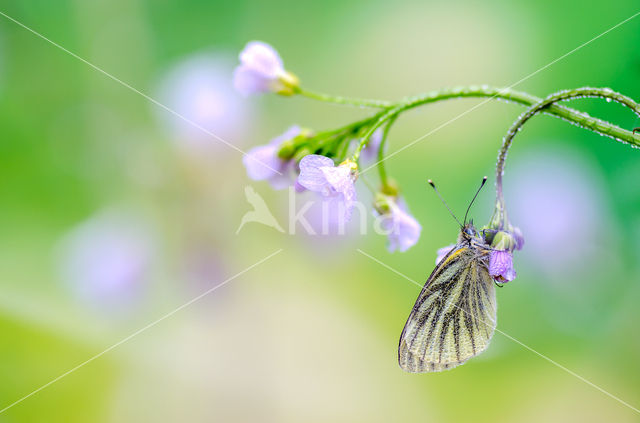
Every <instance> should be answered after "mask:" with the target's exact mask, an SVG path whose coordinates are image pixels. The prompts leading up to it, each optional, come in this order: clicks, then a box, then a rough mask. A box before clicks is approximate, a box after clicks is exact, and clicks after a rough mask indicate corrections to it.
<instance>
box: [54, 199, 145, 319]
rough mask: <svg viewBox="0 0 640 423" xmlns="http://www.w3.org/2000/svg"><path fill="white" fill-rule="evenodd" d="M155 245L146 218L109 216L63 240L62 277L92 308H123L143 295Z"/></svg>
mask: <svg viewBox="0 0 640 423" xmlns="http://www.w3.org/2000/svg"><path fill="white" fill-rule="evenodd" d="M153 245H154V241H153V239H152V237H151V232H150V229H149V227H148V226H147V225H146V224H145V222H144V220H143V219H142V217H138V216H136V215H133V214H130V213H127V212H120V211H113V210H111V211H107V212H103V213H101V214H99V215H97V216H95V217H92V218H90V219H89V220H88V221H86V222H83V223H81V224H79V225H78V226H77V227H75V228H73V229H72V230H71V231H70V232H69V233H68V234H67V235H66V236H65V237H64V239H63V240H62V241H61V243H60V254H59V264H60V271H61V276H62V278H63V279H64V280H65V282H66V283H67V284H69V286H70V288H71V289H72V291H73V293H74V294H76V295H77V296H78V297H79V299H81V300H82V301H83V302H85V303H87V305H88V306H89V307H91V308H93V307H96V306H99V307H100V308H110V309H112V308H122V307H124V306H127V305H130V303H131V302H132V301H133V300H134V299H136V297H138V295H139V294H140V291H141V288H142V287H143V285H144V282H145V277H146V274H147V272H148V271H149V267H150V261H151V258H152V254H153V247H152V246H153Z"/></svg>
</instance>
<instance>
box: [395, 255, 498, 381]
mask: <svg viewBox="0 0 640 423" xmlns="http://www.w3.org/2000/svg"><path fill="white" fill-rule="evenodd" d="M487 257H488V251H485V250H481V249H478V248H477V247H474V246H470V245H466V246H463V245H458V246H456V248H454V249H453V250H452V251H451V252H450V253H449V254H448V255H447V256H446V257H445V258H444V259H442V260H441V261H440V263H438V265H437V266H436V268H435V269H434V271H433V272H432V273H431V276H429V279H427V282H426V283H425V285H424V288H422V291H421V292H420V295H419V296H418V299H417V300H416V303H415V305H414V306H413V310H412V311H411V314H410V315H409V318H408V320H407V323H406V324H405V326H404V329H403V331H402V335H401V336H400V345H399V346H398V362H399V363H400V367H401V368H402V369H403V370H405V371H407V372H411V373H423V372H438V371H442V370H445V369H450V368H453V367H456V366H458V365H460V364H462V363H464V362H465V361H467V360H468V359H469V358H471V357H473V356H475V355H478V354H480V353H481V352H482V351H484V350H485V349H486V348H487V346H488V345H489V341H490V340H491V337H492V336H493V332H494V330H495V327H496V294H495V288H494V285H493V280H492V279H491V277H490V276H489V271H488V268H487V264H486V263H487V262H486V261H487Z"/></svg>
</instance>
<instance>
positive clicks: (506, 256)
mask: <svg viewBox="0 0 640 423" xmlns="http://www.w3.org/2000/svg"><path fill="white" fill-rule="evenodd" d="M489 273H490V274H491V277H492V278H494V279H495V280H497V281H500V282H511V281H512V280H514V279H515V278H516V271H515V269H514V268H513V256H512V255H511V253H510V252H509V251H504V250H494V251H491V255H490V256H489Z"/></svg>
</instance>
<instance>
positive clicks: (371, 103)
mask: <svg viewBox="0 0 640 423" xmlns="http://www.w3.org/2000/svg"><path fill="white" fill-rule="evenodd" d="M295 92H296V94H300V95H302V96H305V97H307V98H311V99H314V100H319V101H324V102H327V103H335V104H341V105H343V106H355V107H361V108H373V109H386V108H389V107H392V106H393V103H390V102H388V101H384V100H368V99H362V98H348V97H341V96H334V95H329V94H323V93H318V92H315V91H309V90H305V89H303V88H299V87H298V88H297V89H296V91H295Z"/></svg>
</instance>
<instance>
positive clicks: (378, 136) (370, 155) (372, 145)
mask: <svg viewBox="0 0 640 423" xmlns="http://www.w3.org/2000/svg"><path fill="white" fill-rule="evenodd" d="M382 133H383V129H382V128H378V129H376V130H375V132H374V133H373V134H371V137H370V138H369V142H367V145H365V147H364V148H363V149H362V151H361V152H360V164H361V165H363V166H364V165H371V164H373V163H375V162H376V161H377V159H378V152H379V150H380V144H381V143H382ZM359 142H360V140H359V139H356V146H357V143H359Z"/></svg>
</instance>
